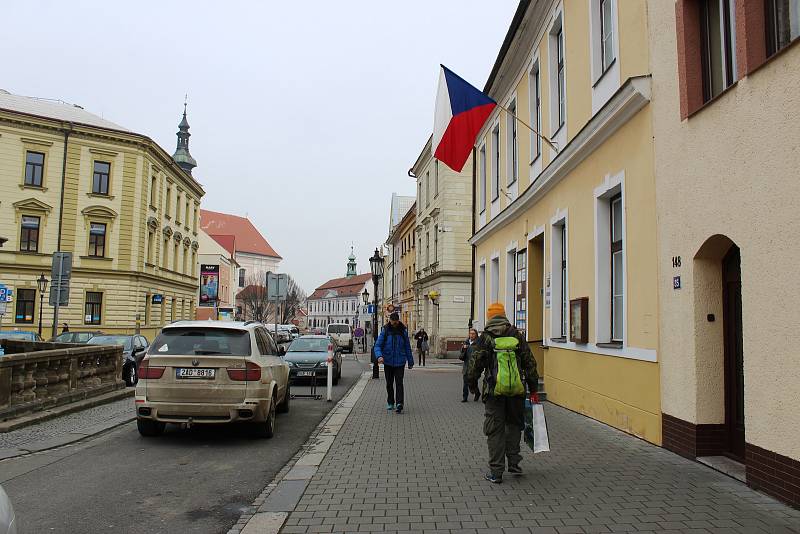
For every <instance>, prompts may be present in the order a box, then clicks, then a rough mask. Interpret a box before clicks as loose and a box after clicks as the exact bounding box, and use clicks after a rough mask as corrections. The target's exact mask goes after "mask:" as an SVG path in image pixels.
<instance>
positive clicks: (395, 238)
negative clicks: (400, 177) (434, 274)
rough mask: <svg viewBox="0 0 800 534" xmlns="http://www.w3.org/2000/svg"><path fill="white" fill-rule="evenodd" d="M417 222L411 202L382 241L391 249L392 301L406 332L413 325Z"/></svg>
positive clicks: (415, 208)
mask: <svg viewBox="0 0 800 534" xmlns="http://www.w3.org/2000/svg"><path fill="white" fill-rule="evenodd" d="M416 223H417V206H416V203H412V204H411V207H410V208H408V211H406V213H405V214H404V215H402V219H400V222H399V223H397V224H396V225H395V226H394V227H393V228H392V231H391V233H390V234H389V239H387V240H386V244H387V245H389V248H390V249H391V250H392V263H393V266H394V269H393V273H392V276H393V277H394V281H393V283H392V299H391V301H392V304H393V305H394V306H395V307H398V306H399V308H400V320H401V321H402V322H403V324H405V325H406V326H407V327H408V331H409V332H412V333H413V332H414V331H415V330H416V329H417V317H416V315H415V313H414V312H415V309H414V308H415V307H414V276H415V273H416V272H417V260H416V254H415V250H416V245H417V238H416V233H415V231H414V228H415V227H416Z"/></svg>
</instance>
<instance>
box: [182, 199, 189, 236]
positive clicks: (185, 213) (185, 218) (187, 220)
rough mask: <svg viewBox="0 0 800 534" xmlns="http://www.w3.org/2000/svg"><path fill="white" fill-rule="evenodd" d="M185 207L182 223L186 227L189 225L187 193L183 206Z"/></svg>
mask: <svg viewBox="0 0 800 534" xmlns="http://www.w3.org/2000/svg"><path fill="white" fill-rule="evenodd" d="M185 208H186V209H184V210H183V218H184V221H183V224H184V226H186V227H187V228H188V227H189V197H188V195H187V197H186V206H185Z"/></svg>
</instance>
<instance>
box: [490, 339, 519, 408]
mask: <svg viewBox="0 0 800 534" xmlns="http://www.w3.org/2000/svg"><path fill="white" fill-rule="evenodd" d="M518 345H519V340H518V339H517V338H515V337H498V338H496V339H495V340H494V354H495V356H496V357H497V382H496V383H495V386H494V394H495V395H499V396H503V397H518V396H520V395H524V394H525V386H524V385H523V384H522V377H521V376H520V374H519V368H518V367H517V353H516V350H517V346H518Z"/></svg>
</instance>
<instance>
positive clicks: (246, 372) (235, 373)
mask: <svg viewBox="0 0 800 534" xmlns="http://www.w3.org/2000/svg"><path fill="white" fill-rule="evenodd" d="M246 365H247V367H246V368H245V369H231V368H228V369H227V371H228V378H230V379H231V380H248V381H254V380H261V367H259V366H258V365H256V364H255V363H252V362H247V364H246Z"/></svg>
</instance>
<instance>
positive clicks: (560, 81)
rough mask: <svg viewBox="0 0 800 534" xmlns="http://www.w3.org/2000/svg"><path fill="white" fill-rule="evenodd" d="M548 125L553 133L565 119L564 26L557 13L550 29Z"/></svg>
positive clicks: (560, 16)
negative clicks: (549, 119) (551, 127)
mask: <svg viewBox="0 0 800 534" xmlns="http://www.w3.org/2000/svg"><path fill="white" fill-rule="evenodd" d="M549 53H550V72H551V73H552V76H551V77H550V117H551V119H552V120H551V121H550V123H551V124H552V125H553V132H557V131H558V130H560V129H561V127H562V126H564V122H565V121H566V117H567V86H566V70H565V68H566V67H565V64H564V24H563V14H562V13H559V14H558V16H557V17H556V20H555V22H554V23H553V26H552V27H551V28H550V51H549Z"/></svg>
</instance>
